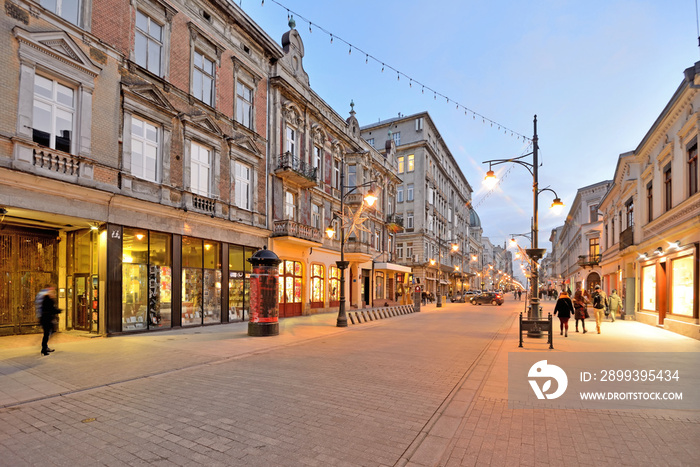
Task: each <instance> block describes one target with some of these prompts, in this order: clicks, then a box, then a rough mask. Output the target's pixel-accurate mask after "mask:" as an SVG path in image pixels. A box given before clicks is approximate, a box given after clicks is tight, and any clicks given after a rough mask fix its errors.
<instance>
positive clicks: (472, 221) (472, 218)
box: [469, 209, 481, 227]
mask: <svg viewBox="0 0 700 467" xmlns="http://www.w3.org/2000/svg"><path fill="white" fill-rule="evenodd" d="M469 225H470V226H472V227H481V219H479V215H478V214H477V213H476V211H475V210H473V209H469Z"/></svg>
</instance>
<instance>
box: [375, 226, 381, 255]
mask: <svg viewBox="0 0 700 467" xmlns="http://www.w3.org/2000/svg"><path fill="white" fill-rule="evenodd" d="M374 248H375V249H376V250H377V251H382V242H381V240H380V235H379V230H375V231H374Z"/></svg>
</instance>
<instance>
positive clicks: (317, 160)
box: [312, 146, 323, 178]
mask: <svg viewBox="0 0 700 467" xmlns="http://www.w3.org/2000/svg"><path fill="white" fill-rule="evenodd" d="M321 154H322V153H321V148H319V147H318V146H314V160H313V161H312V163H313V166H314V168H315V169H316V174H317V176H318V177H319V178H321V174H322V173H323V171H322V170H321V163H322V161H323V158H322V155H321Z"/></svg>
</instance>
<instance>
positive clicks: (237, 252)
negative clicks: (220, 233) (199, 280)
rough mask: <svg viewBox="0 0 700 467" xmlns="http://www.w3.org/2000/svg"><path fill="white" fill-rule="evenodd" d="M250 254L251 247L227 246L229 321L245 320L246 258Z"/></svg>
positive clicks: (248, 268)
mask: <svg viewBox="0 0 700 467" xmlns="http://www.w3.org/2000/svg"><path fill="white" fill-rule="evenodd" d="M252 254H253V250H252V249H251V248H244V247H242V246H239V245H230V246H229V249H228V258H229V260H228V261H229V266H228V268H229V282H228V287H229V295H228V320H229V321H240V320H245V319H246V316H247V314H248V305H249V303H250V297H249V290H250V289H249V284H250V268H251V265H250V263H249V262H248V261H246V259H247V258H250V257H251V256H252Z"/></svg>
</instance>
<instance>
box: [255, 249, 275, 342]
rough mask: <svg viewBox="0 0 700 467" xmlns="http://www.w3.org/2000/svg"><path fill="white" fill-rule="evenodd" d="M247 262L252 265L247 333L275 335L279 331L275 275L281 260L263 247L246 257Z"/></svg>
mask: <svg viewBox="0 0 700 467" xmlns="http://www.w3.org/2000/svg"><path fill="white" fill-rule="evenodd" d="M248 262H249V263H250V264H251V265H252V266H253V272H252V273H251V274H250V321H249V322H248V335H249V336H277V335H279V333H280V328H279V303H278V296H277V276H278V266H279V264H280V263H281V262H282V260H280V259H279V257H278V256H277V255H276V254H275V253H274V252H272V251H270V250H268V249H267V247H263V249H262V250H258V251H256V252H255V254H253V256H251V257H250V258H248Z"/></svg>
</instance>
